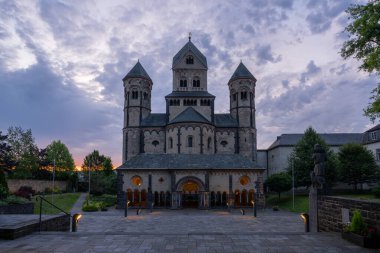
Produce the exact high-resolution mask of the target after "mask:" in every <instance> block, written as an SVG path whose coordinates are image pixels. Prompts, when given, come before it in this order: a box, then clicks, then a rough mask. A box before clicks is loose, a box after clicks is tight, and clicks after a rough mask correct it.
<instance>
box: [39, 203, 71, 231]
mask: <svg viewBox="0 0 380 253" xmlns="http://www.w3.org/2000/svg"><path fill="white" fill-rule="evenodd" d="M38 197H39V198H40V221H39V230H40V232H41V230H42V201H45V202H46V203H48V204H50V205H51V206H52V207H55V208H56V209H58V210H59V211H61V212H63V213H65V214H66V215H69V216H70V217H71V214H70V213H68V212H66V211H65V210H63V209H61V208H59V207H58V206H56V205H54V204H53V203H51V202H50V201H48V200H47V199H45V198H44V197H42V196H38Z"/></svg>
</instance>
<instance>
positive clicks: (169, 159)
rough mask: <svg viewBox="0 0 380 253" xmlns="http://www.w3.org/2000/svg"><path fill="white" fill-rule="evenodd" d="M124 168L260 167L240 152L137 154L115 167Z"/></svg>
mask: <svg viewBox="0 0 380 253" xmlns="http://www.w3.org/2000/svg"><path fill="white" fill-rule="evenodd" d="M117 169H118V170H126V169H261V168H257V167H256V165H255V163H254V162H253V161H251V160H249V159H248V158H246V157H245V156H242V155H240V154H211V155H199V154H198V155H195V154H139V155H137V156H135V157H133V158H132V159H131V160H129V161H127V162H126V163H124V164H123V165H121V166H120V167H118V168H117Z"/></svg>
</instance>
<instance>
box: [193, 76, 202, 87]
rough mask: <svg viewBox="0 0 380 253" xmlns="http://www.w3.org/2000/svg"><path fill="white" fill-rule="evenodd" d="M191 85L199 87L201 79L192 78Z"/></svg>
mask: <svg viewBox="0 0 380 253" xmlns="http://www.w3.org/2000/svg"><path fill="white" fill-rule="evenodd" d="M193 87H201V81H200V80H199V78H197V77H196V78H194V80H193Z"/></svg>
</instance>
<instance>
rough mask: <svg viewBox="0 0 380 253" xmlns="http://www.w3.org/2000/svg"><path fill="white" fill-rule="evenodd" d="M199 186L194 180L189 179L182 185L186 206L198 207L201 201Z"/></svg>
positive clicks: (184, 204) (183, 204)
mask: <svg viewBox="0 0 380 253" xmlns="http://www.w3.org/2000/svg"><path fill="white" fill-rule="evenodd" d="M198 190H199V187H198V184H197V183H196V182H194V181H187V182H186V183H184V184H183V186H182V206H183V207H184V208H197V207H198V202H199V199H198V198H199V193H198Z"/></svg>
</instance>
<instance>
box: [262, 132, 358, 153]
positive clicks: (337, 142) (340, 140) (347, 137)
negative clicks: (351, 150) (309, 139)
mask: <svg viewBox="0 0 380 253" xmlns="http://www.w3.org/2000/svg"><path fill="white" fill-rule="evenodd" d="M318 135H319V136H320V137H321V138H322V139H323V140H324V141H325V142H326V144H327V145H329V146H341V145H344V144H346V143H362V139H363V135H362V134H361V133H336V134H318ZM302 137H303V134H282V135H281V136H277V140H276V141H275V142H273V143H272V145H271V146H270V147H269V148H268V150H271V149H273V148H276V147H279V146H294V145H296V144H297V142H298V141H299V140H301V138H302Z"/></svg>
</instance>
